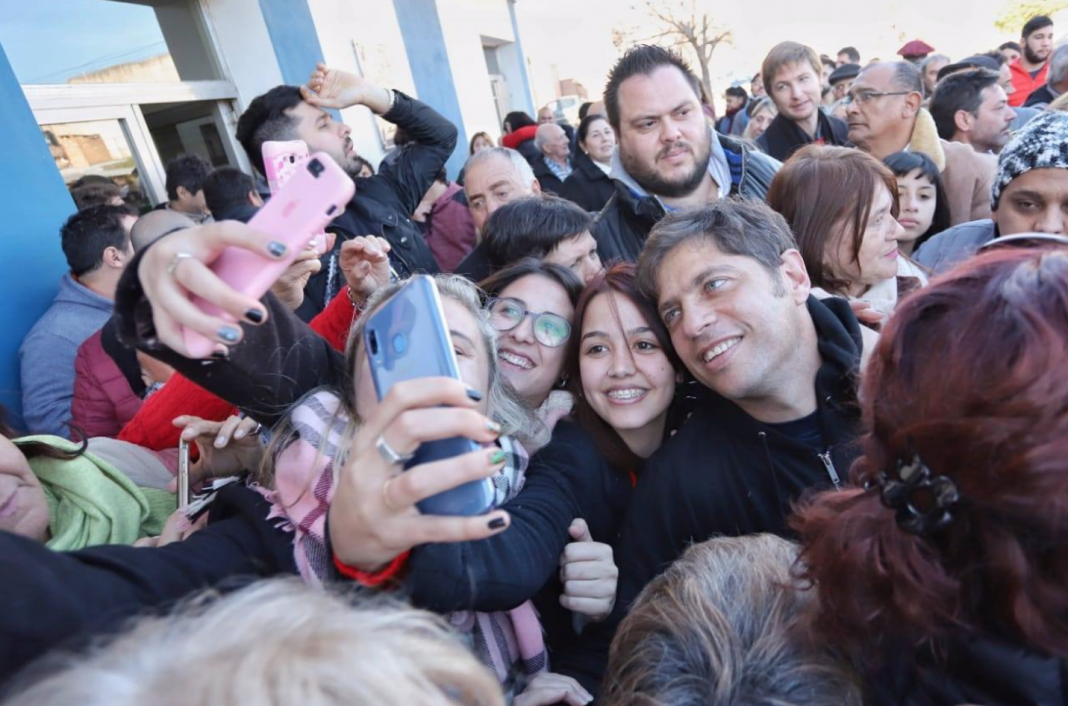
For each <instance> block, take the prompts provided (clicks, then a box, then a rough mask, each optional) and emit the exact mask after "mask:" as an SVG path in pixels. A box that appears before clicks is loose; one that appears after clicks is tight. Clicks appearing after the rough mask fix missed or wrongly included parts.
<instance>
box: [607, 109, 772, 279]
mask: <svg viewBox="0 0 1068 706" xmlns="http://www.w3.org/2000/svg"><path fill="white" fill-rule="evenodd" d="M709 132H710V134H711V144H710V148H711V157H710V159H709V164H708V170H709V173H710V174H711V175H712V178H713V179H715V180H716V183H717V184H718V185H719V197H720V198H726V197H727V196H747V197H750V198H754V199H760V200H764V198H765V197H766V196H767V194H768V187H769V186H770V185H771V180H772V178H773V177H774V176H775V172H777V171H779V167H781V166H782V164H780V163H779V161H778V160H776V159H774V158H772V157H769V156H767V155H766V154H762V153H761V152H759V151H757V150H755V149H753V148H751V147H749V146H748V145H746V144H745V143H742V142H738V141H736V140H733V139H731V138H729V137H724V136H723V135H719V134H717V133H715V132H714V131H712V130H711V129H710V130H709ZM611 178H612V179H613V180H614V181H615V188H616V193H615V195H614V196H612V198H611V199H609V200H608V203H607V204H605V207H604V210H602V211H601V213H600V214H599V215H598V216H597V222H596V223H595V224H594V226H593V237H594V238H595V239H596V240H597V247H598V250H599V251H600V254H601V259H602V260H603V261H605V262H610V261H612V260H623V261H626V262H636V261H637V260H638V256H639V255H640V254H641V252H642V248H643V247H645V240H646V238H648V237H649V231H650V230H652V229H653V226H654V225H656V223H657V221H659V220H660V219H661V218H663V217H664V214H665V213H666V212H667V211H666V209H665V208H664V205H663V203H662V202H661V201H660V199H659V198H658V197H657V196H654V195H652V194H649V193H648V192H646V191H645V190H644V189H643V188H642V187H641V186H639V185H638V183H637V182H636V181H634V178H633V177H631V176H630V175H629V174H627V171H626V169H624V168H623V162H622V161H621V160H620V157H619V150H618V149H617V150H616V152H615V154H614V155H612V174H611Z"/></svg>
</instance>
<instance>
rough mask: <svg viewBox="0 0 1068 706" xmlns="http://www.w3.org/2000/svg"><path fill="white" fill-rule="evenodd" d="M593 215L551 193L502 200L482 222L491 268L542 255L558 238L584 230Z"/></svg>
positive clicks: (559, 241) (549, 249)
mask: <svg viewBox="0 0 1068 706" xmlns="http://www.w3.org/2000/svg"><path fill="white" fill-rule="evenodd" d="M592 226H593V217H592V216H591V215H590V214H589V213H587V212H586V211H584V210H582V208H581V207H580V206H578V205H576V204H574V203H572V202H571V201H568V200H567V199H562V198H559V197H557V196H552V195H551V194H544V195H542V196H530V197H527V198H522V199H516V200H515V201H511V202H509V203H506V204H504V205H503V206H501V207H500V208H498V209H497V210H496V211H494V212H493V213H492V214H491V215H490V217H489V218H488V219H486V223H485V224H484V225H483V226H482V242H484V243H485V244H486V255H487V257H488V258H489V261H490V265H492V267H493V269H494V270H499V269H501V268H502V267H507V266H508V265H510V264H512V263H513V262H516V261H517V260H521V259H523V258H526V257H535V258H539V259H540V258H543V257H545V256H546V255H548V254H549V253H551V252H552V251H553V250H554V249H555V248H556V247H557V246H558V245H559V244H560V243H561V242H563V241H565V240H567V239H568V238H574V237H575V236H577V235H579V234H581V233H583V232H585V231H588V230H589V229H590V228H591V227H592Z"/></svg>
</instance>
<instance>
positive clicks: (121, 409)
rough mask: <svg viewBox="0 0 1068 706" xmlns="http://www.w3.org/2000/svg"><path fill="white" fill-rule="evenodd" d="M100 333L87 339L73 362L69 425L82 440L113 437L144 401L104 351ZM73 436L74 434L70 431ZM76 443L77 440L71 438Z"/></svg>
mask: <svg viewBox="0 0 1068 706" xmlns="http://www.w3.org/2000/svg"><path fill="white" fill-rule="evenodd" d="M102 331H103V329H101V331H97V332H96V333H94V334H93V335H92V336H90V337H89V338H87V339H86V340H85V342H84V343H82V345H81V346H80V347H79V348H78V356H77V357H76V358H75V359H74V400H73V401H72V402H71V408H70V411H71V420H70V421H71V425H72V427H74V429H75V430H80V431H81V432H82V433H83V434H84V435H85V437H86V438H92V437H95V436H107V437H117V436H118V435H119V432H120V431H121V430H122V428H123V427H124V426H126V424H127V423H128V422H129V421H130V420H131V419H133V418H134V415H136V414H137V412H138V410H140V409H141V405H142V404H144V402H143V401H142V400H141V398H140V397H138V396H137V394H136V393H135V392H134V391H133V389H132V388H131V387H130V383H129V382H127V381H126V376H125V375H123V372H122V370H121V369H120V368H119V366H118V365H116V364H115V361H114V360H112V359H111V356H109V355H108V354H107V352H106V351H105V350H104V345H103V343H102V342H101V334H102ZM72 434H73V435H74V436H77V435H78V433H77V431H72ZM75 440H77V439H75Z"/></svg>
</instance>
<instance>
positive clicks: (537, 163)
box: [530, 154, 564, 196]
mask: <svg viewBox="0 0 1068 706" xmlns="http://www.w3.org/2000/svg"><path fill="white" fill-rule="evenodd" d="M530 168H531V170H532V171H533V172H534V177H535V178H536V179H537V180H538V184H539V185H540V186H541V190H542V191H545V192H548V193H550V194H554V195H556V196H560V195H561V193H560V192H562V191H563V190H564V182H562V181H561V180H560V177H558V176H556V173H555V172H553V170H552V169H549V165H548V164H546V162H545V156H544V155H541V154H539V155H538V156H537V158H536V159H534V161H532V162H531V163H530Z"/></svg>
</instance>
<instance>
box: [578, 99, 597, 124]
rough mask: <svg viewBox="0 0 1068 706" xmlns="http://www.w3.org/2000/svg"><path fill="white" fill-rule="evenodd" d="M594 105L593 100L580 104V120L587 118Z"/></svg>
mask: <svg viewBox="0 0 1068 706" xmlns="http://www.w3.org/2000/svg"><path fill="white" fill-rule="evenodd" d="M592 107H593V102H592V101H586V102H585V103H583V104H582V105H580V106H579V112H578V116H579V120H584V119H585V118H586V115H587V114H589V112H590V108H592Z"/></svg>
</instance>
